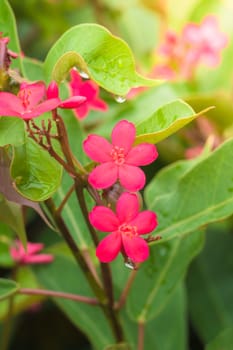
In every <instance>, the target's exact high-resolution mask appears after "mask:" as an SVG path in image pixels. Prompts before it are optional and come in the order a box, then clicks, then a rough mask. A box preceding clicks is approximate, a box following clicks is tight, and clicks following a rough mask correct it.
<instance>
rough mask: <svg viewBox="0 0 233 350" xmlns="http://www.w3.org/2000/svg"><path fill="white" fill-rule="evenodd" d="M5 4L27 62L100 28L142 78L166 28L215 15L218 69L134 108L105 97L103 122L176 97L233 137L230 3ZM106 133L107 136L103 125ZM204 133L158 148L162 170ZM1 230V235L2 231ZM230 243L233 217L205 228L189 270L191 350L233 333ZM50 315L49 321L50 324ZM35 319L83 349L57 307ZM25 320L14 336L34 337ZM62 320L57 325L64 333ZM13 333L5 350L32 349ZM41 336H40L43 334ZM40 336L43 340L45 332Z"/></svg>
mask: <svg viewBox="0 0 233 350" xmlns="http://www.w3.org/2000/svg"><path fill="white" fill-rule="evenodd" d="M9 3H10V4H11V6H12V9H13V11H14V13H15V16H16V20H17V27H18V31H19V37H20V42H21V48H22V50H23V53H24V54H25V55H26V56H29V57H32V58H35V59H39V60H44V58H45V57H46V54H47V52H48V50H49V49H50V48H51V46H52V45H53V43H54V42H55V41H56V40H57V39H58V38H59V37H60V36H61V35H62V34H63V33H64V32H65V31H66V30H67V29H69V28H70V27H71V26H73V25H76V24H80V23H99V24H101V25H104V26H105V27H107V28H109V30H110V31H111V32H112V33H114V34H115V35H118V36H120V37H121V38H123V39H124V40H126V41H127V42H128V44H129V46H130V47H131V49H132V51H133V53H134V56H135V60H136V63H137V66H138V67H139V70H140V71H141V72H143V73H145V74H146V73H147V72H149V71H150V70H151V68H152V67H153V65H154V63H155V56H154V54H155V51H156V50H157V49H158V47H159V44H160V43H161V41H162V40H163V38H164V34H165V32H166V31H167V29H173V30H175V31H177V32H180V31H181V30H182V28H183V26H184V25H185V24H187V23H188V22H191V21H194V22H197V23H200V22H201V21H202V20H203V18H204V17H205V16H206V15H208V14H214V15H216V17H217V18H218V21H219V26H220V28H221V31H222V32H225V33H226V34H227V36H228V38H229V43H228V46H227V48H226V49H224V50H223V53H222V62H221V64H220V65H219V66H218V67H217V68H216V69H210V68H206V67H203V66H201V67H199V68H198V72H197V78H196V80H195V81H194V82H191V83H190V82H168V83H166V84H163V85H161V86H159V87H156V88H153V89H150V90H147V91H145V92H143V93H142V94H141V95H140V96H138V98H137V100H135V102H134V103H131V101H128V102H126V103H124V104H122V105H119V104H117V105H116V104H115V101H113V99H110V98H109V95H107V94H106V96H105V95H104V96H105V98H106V100H108V102H109V107H110V109H109V112H108V113H107V114H106V115H104V116H103V118H105V119H106V120H107V119H109V123H110V124H113V123H115V120H116V119H117V118H128V117H129V118H130V117H132V116H135V117H136V116H137V114H139V113H143V111H144V110H145V105H147V106H148V105H149V104H152V103H153V106H154V105H155V104H158V107H159V106H160V105H161V104H165V103H168V102H170V101H171V100H173V99H174V98H178V97H179V98H183V99H185V100H186V101H188V103H190V104H191V106H192V107H193V108H194V109H195V110H196V111H200V110H201V109H203V108H206V107H208V106H210V105H214V106H215V109H214V110H213V111H211V112H209V113H208V118H209V120H211V121H212V122H213V125H214V130H215V131H216V133H217V134H218V137H219V138H220V140H221V142H222V141H223V140H224V139H226V138H229V137H231V136H232V135H233V106H232V83H233V79H232V78H233V70H232V57H233V43H232V37H233V21H232V18H233V2H232V0H212V1H209V0H188V1H184V0H176V1H174V0H128V1H126V0H89V1H88V0H66V1H62V0H24V1H18V0H10V1H9ZM112 101H113V102H114V103H113V102H112ZM96 116H97V118H98V117H99V115H98V112H97V114H95V112H93V113H92V114H91V118H93V119H90V120H92V122H95V118H96ZM116 116H117V117H116ZM84 123H85V122H84ZM88 123H89V121H87V127H89V126H90V125H89V124H88ZM105 128H106V129H107V130H109V128H108V127H106V126H105ZM203 128H205V125H204V124H196V123H192V124H191V125H190V126H189V127H186V128H185V130H182V131H180V132H179V133H178V134H176V135H173V136H172V137H170V138H169V139H167V140H166V141H164V142H161V144H159V145H158V147H159V151H160V159H159V162H160V166H161V167H162V166H164V164H167V163H171V162H173V161H175V160H177V159H180V158H184V156H185V151H186V148H187V147H190V146H195V145H197V144H198V142H199V141H200V140H201V142H202V145H203V144H204V143H205V142H206V139H205V138H204V136H203V135H202V134H201V133H200V130H202V131H203ZM100 130H101V128H100ZM155 167H157V164H156V165H155ZM147 172H148V178H152V176H153V175H154V173H155V168H154V167H149V168H148V170H147ZM213 176H214V172H213ZM30 215H31V216H30V217H29V219H28V230H27V232H28V234H29V238H30V237H31V238H32V239H33V240H37V237H39V238H38V240H39V241H44V242H45V243H46V244H48V245H49V244H50V242H49V241H50V239H51V241H52V243H54V241H56V240H57V239H58V238H56V237H57V236H55V235H54V234H52V235H48V234H47V232H48V229H44V226H43V225H42V226H40V225H41V221H40V219H38V217H37V216H35V215H34V213H30ZM4 230H5V231H6V228H4ZM2 244H3V243H2ZM232 245H233V241H232V218H230V219H228V220H226V221H225V222H223V223H221V224H220V223H219V224H215V225H211V226H210V227H209V228H208V233H207V243H206V245H205V248H204V250H203V251H202V253H201V255H199V256H198V258H197V259H195V261H194V262H193V264H192V266H191V268H190V270H189V274H188V280H187V304H188V307H187V308H188V317H189V320H190V322H189V324H190V340H189V349H190V350H199V349H204V344H208V343H209V342H210V341H211V340H212V339H214V338H215V337H217V335H218V334H220V333H221V332H223V331H224V330H226V329H229V328H231V327H232V324H233V318H232V315H233V313H232V310H233V303H232V292H233V290H232V286H233V284H232V281H231V280H232V273H233V260H232ZM0 248H1V246H0ZM4 251H5V250H4ZM4 261H6V259H4ZM5 268H7V267H5ZM3 274H4V269H3ZM29 304H31V301H30V302H29ZM51 312H52V313H53V316H52V317H51V320H50V313H51ZM38 314H39V315H40V318H39V323H40V324H43V328H44V325H45V328H46V327H48V328H49V329H50V327H51V324H52V323H53V317H55V318H56V319H57V320H58V321H57V323H56V324H54V325H53V327H55V329H54V331H55V332H57V333H58V332H59V333H60V329H62V327H63V329H64V328H65V329H66V331H67V332H68V334H70V339H71V338H72V339H74V341H73V343H72V341H70V343H69V344H68V343H67V338H65V339H66V346H67V350H72V349H78V348H77V340H76V338H77V337H78V338H79V340H78V341H79V344H80V345H79V346H80V347H79V349H83V350H84V349H88V348H89V346H88V343H87V341H86V340H85V339H84V337H83V335H82V334H81V335H80V334H79V333H78V334H77V332H75V331H74V329H73V326H72V325H71V324H70V323H69V322H68V321H67V320H66V319H65V318H63V316H62V315H61V314H60V313H59V314H58V311H57V309H56V308H55V307H53V306H51V304H50V303H48V304H45V306H43V307H42V309H41V311H38ZM44 315H45V316H44ZM31 316H32V314H30V313H28V312H27V311H26V312H25V314H24V316H23V318H20V319H17V320H16V322H17V323H18V324H19V325H20V327H21V328H20V327H19V330H20V329H25V327H27V329H29V330H30V332H32V334H34V333H33V332H34V331H33V329H34V328H33V327H34V324H33V322H32V318H31ZM33 319H34V320H35V318H33ZM45 320H47V321H48V320H50V321H48V324H47V325H46V323H44V322H45ZM24 322H25V323H24ZM60 322H62V324H63V326H62V327H61V326H60ZM35 327H36V326H35ZM15 329H16V327H15ZM56 329H57V330H56ZM19 330H18V331H17V332H16V331H15V333H14V337H13V341H12V347H11V350H16V349H17V350H20V349H21V348H22V349H24V350H25V349H26V350H27V349H31V348H32V347H33V348H35V344H33V345H32V343H30V342H31V337H28V336H27V337H25V338H24V333H23V332H22V333H21V335H20V334H19V333H20V331H19ZM0 331H1V330H0ZM40 331H41V332H42V331H43V330H42V328H41V329H40ZM45 333H46V332H45ZM42 337H43V336H42ZM45 337H46V339H48V338H47V337H48V334H47V335H45ZM46 342H47V340H46ZM215 343H216V342H215ZM46 344H47V345H45V344H42V345H41V344H40V345H39V346H40V347H38V348H35V349H38V350H42V349H43V350H46V349H50V350H59V349H62V350H63V349H65V348H64V347H63V345H62V344H58V343H56V344H54V343H49V342H47V343H46ZM74 344H76V345H74ZM229 344H230V343H229V342H228V345H227V346H229V347H225V348H224V350H231V349H232V347H231V346H232V343H231V345H229ZM48 345H49V346H48ZM46 346H48V347H46ZM64 346H65V345H64ZM214 346H215V345H214ZM214 346H213V347H212V346H211V344H210V346H209V347H208V350H209V349H210V350H219V348H217V347H216V348H215V347H214ZM148 350H150V349H148ZM159 350H163V349H159ZM174 350H175V349H174ZM177 350H179V349H177Z"/></svg>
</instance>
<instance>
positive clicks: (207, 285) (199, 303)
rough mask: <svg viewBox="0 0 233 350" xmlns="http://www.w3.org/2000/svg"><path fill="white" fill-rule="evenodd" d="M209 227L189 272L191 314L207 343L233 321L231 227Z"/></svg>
mask: <svg viewBox="0 0 233 350" xmlns="http://www.w3.org/2000/svg"><path fill="white" fill-rule="evenodd" d="M208 231H209V232H208V234H207V241H206V246H205V248H204V250H203V251H202V252H201V254H200V256H199V257H198V258H197V259H196V260H195V261H194V262H193V264H192V265H191V268H190V272H189V275H188V297H189V303H190V312H191V318H192V322H193V325H194V327H195V329H196V331H197V332H198V334H199V336H200V337H201V339H202V340H203V342H204V343H205V344H208V343H211V342H212V340H213V339H214V338H215V337H216V335H217V334H219V333H220V332H223V331H224V330H225V329H227V328H230V327H232V325H233V304H232V293H233V285H232V272H233V265H232V253H231V251H232V244H233V237H232V232H231V231H232V228H231V226H229V225H226V224H225V225H224V224H217V225H211V226H210V228H209V230H208ZM200 286H201V289H200ZM213 342H214V341H213ZM231 345H232V344H231ZM211 349H212V348H211ZM213 349H214V348H213ZM223 349H225V348H224V347H223ZM226 349H227V348H226Z"/></svg>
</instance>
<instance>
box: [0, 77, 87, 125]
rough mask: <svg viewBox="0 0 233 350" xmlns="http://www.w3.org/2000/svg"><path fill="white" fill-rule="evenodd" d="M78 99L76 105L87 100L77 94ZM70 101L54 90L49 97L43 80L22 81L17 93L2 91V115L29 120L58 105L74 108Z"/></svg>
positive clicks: (0, 106)
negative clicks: (61, 98) (59, 95)
mask: <svg viewBox="0 0 233 350" xmlns="http://www.w3.org/2000/svg"><path fill="white" fill-rule="evenodd" d="M77 99H79V101H76V105H75V106H76V107H77V105H78V104H81V103H83V102H84V101H85V97H82V96H77ZM70 103H71V101H70V100H69V99H68V100H66V101H64V102H62V101H61V100H60V99H59V97H58V94H57V95H56V93H55V92H54V91H53V90H52V92H50V93H49V98H48V99H47V97H46V86H45V84H44V83H43V82H42V81H38V82H35V83H31V84H28V83H22V84H21V85H20V89H19V92H18V94H17V95H14V94H12V93H10V92H0V115H1V116H12V117H19V118H22V119H24V120H29V119H32V118H35V117H38V116H40V115H41V114H43V113H45V112H49V111H51V110H53V109H55V108H57V107H61V108H73V106H72V107H70ZM67 105H69V107H67Z"/></svg>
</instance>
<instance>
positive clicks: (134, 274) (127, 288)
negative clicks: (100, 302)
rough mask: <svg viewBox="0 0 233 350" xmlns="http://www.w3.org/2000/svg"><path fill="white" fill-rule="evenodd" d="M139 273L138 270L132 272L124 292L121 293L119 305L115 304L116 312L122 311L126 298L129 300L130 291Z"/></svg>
mask: <svg viewBox="0 0 233 350" xmlns="http://www.w3.org/2000/svg"><path fill="white" fill-rule="evenodd" d="M137 271H138V270H133V271H132V272H131V274H130V276H129V278H128V280H127V282H126V286H125V288H124V289H123V291H122V293H121V296H120V299H119V301H118V302H117V303H115V310H119V309H121V308H122V306H123V305H124V304H125V302H126V298H127V296H128V294H129V291H130V288H131V286H132V284H133V281H134V279H135V277H136V275H137Z"/></svg>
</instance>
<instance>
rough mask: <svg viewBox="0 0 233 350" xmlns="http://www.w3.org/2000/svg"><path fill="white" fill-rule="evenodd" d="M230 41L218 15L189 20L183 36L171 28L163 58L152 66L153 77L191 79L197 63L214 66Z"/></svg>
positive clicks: (166, 39)
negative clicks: (198, 20)
mask: <svg viewBox="0 0 233 350" xmlns="http://www.w3.org/2000/svg"><path fill="white" fill-rule="evenodd" d="M227 43H228V38H227V35H226V34H224V33H222V32H221V31H220V28H219V25H218V21H217V18H216V17H215V16H212V15H209V16H206V17H205V18H204V19H203V21H202V22H201V23H200V24H196V23H188V24H186V25H185V27H184V28H183V30H182V32H181V34H180V35H178V34H177V33H175V32H173V31H168V32H167V33H166V35H165V41H164V43H163V44H162V45H161V46H160V48H159V50H158V53H159V54H160V55H161V57H163V60H162V62H161V63H158V65H157V66H155V67H154V69H153V76H154V77H160V78H165V79H170V80H173V79H175V78H176V77H177V76H178V77H181V78H185V79H192V78H193V75H194V73H195V70H196V69H197V67H198V65H199V64H201V63H203V64H205V65H207V66H209V67H215V66H216V65H218V64H219V63H220V59H221V51H222V49H223V48H225V47H226V45H227Z"/></svg>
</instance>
